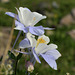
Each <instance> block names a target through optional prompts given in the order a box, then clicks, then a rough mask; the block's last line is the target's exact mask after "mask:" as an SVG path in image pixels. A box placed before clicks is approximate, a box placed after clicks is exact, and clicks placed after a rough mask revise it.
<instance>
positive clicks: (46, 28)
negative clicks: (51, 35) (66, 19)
mask: <svg viewBox="0 0 75 75" xmlns="http://www.w3.org/2000/svg"><path fill="white" fill-rule="evenodd" d="M43 29H45V30H53V29H55V28H48V27H43Z"/></svg>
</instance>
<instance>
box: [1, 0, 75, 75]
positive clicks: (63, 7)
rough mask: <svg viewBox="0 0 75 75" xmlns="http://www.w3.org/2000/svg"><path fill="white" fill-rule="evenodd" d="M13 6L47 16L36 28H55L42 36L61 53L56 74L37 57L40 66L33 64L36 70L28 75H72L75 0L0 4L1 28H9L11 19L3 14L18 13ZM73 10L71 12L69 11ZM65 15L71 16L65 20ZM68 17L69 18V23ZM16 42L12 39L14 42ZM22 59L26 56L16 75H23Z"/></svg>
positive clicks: (14, 0)
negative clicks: (39, 26)
mask: <svg viewBox="0 0 75 75" xmlns="http://www.w3.org/2000/svg"><path fill="white" fill-rule="evenodd" d="M15 7H17V8H19V7H27V8H29V9H30V10H31V11H37V12H39V13H41V14H43V15H46V16H47V18H46V19H44V20H42V21H40V22H39V23H38V24H37V25H43V26H44V27H52V28H55V29H54V30H52V31H46V33H45V34H46V35H47V36H49V37H50V40H51V43H55V44H57V45H58V50H59V52H60V53H61V54H62V56H61V57H60V58H59V59H58V60H57V61H56V62H57V65H58V70H57V71H55V70H53V69H52V68H50V67H49V65H48V64H47V63H46V62H45V61H44V60H43V59H42V58H40V59H41V61H42V63H41V64H38V63H36V64H35V70H34V71H33V73H31V75H46V74H47V75H66V73H70V75H75V31H74V30H75V23H74V22H75V0H55V1H54V0H9V2H7V3H2V2H0V28H1V27H12V24H13V18H11V17H9V16H7V15H5V12H8V11H10V12H13V13H16V14H17V11H16V9H15ZM73 9H74V11H72V10H73ZM67 15H68V16H70V17H67ZM64 17H66V19H67V20H68V21H67V20H66V19H65V18H64ZM69 18H71V19H70V20H69ZM62 19H64V22H62ZM71 20H72V21H71ZM70 21H71V22H70ZM17 32H18V31H16V30H15V32H14V37H15V39H16V35H17ZM15 39H13V40H14V41H15ZM20 41H21V40H20ZM20 41H19V42H20ZM12 45H13V42H12ZM24 59H25V57H22V58H21V59H20V61H19V64H18V70H17V75H25V66H24V62H25V60H24ZM20 66H21V69H20Z"/></svg>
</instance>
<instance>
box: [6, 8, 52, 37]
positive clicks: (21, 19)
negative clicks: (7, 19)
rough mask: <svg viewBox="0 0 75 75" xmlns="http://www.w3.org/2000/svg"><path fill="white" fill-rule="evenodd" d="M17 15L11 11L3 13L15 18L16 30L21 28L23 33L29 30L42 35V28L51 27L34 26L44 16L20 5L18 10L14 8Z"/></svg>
mask: <svg viewBox="0 0 75 75" xmlns="http://www.w3.org/2000/svg"><path fill="white" fill-rule="evenodd" d="M16 10H17V12H18V15H16V14H14V13H12V12H6V13H5V14H7V15H9V16H11V17H13V18H16V19H17V20H15V26H16V28H14V29H16V30H21V31H23V32H24V33H27V32H30V33H32V34H34V35H38V36H40V35H42V34H44V29H47V30H51V29H52V28H45V27H43V26H36V27H34V25H35V24H36V23H38V22H39V21H40V20H42V19H45V18H46V16H43V15H41V14H39V13H37V12H31V11H30V10H29V9H28V8H23V7H20V8H19V10H18V9H17V8H16Z"/></svg>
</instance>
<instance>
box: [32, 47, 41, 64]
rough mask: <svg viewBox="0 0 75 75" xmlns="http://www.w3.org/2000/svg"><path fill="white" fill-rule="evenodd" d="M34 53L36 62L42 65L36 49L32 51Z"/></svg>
mask: <svg viewBox="0 0 75 75" xmlns="http://www.w3.org/2000/svg"><path fill="white" fill-rule="evenodd" d="M32 52H33V55H34V57H35V59H36V61H37V62H38V63H41V61H40V59H39V57H38V56H37V54H36V52H35V47H34V48H33V49H32Z"/></svg>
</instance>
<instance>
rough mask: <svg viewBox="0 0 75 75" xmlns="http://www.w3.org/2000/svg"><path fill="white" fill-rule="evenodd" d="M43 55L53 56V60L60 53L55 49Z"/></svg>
mask: <svg viewBox="0 0 75 75" xmlns="http://www.w3.org/2000/svg"><path fill="white" fill-rule="evenodd" d="M45 54H47V55H51V56H53V57H54V59H55V60H56V59H58V58H59V57H60V56H61V54H60V52H59V51H58V50H56V49H53V50H48V51H47V52H46V53H45Z"/></svg>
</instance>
